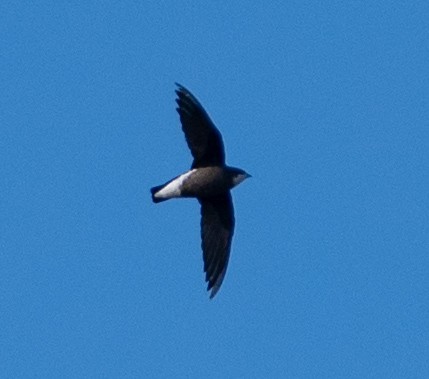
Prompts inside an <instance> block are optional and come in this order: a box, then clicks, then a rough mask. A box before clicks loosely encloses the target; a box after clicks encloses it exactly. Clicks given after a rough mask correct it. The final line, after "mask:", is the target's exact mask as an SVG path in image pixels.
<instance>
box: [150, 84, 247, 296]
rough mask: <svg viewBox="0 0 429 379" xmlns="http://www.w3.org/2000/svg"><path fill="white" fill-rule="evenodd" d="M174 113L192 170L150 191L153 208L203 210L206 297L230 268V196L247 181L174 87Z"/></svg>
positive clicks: (192, 102) (195, 104)
mask: <svg viewBox="0 0 429 379" xmlns="http://www.w3.org/2000/svg"><path fill="white" fill-rule="evenodd" d="M176 85H177V89H176V94H177V99H176V103H177V105H178V107H177V108H176V110H177V112H178V113H179V116H180V121H181V124H182V130H183V132H184V133H185V139H186V142H187V144H188V147H189V150H191V154H192V157H193V158H194V160H193V162H192V166H191V169H190V170H189V171H187V172H185V173H184V174H181V175H179V176H177V177H175V178H173V179H171V180H170V181H168V182H167V183H165V184H163V185H160V186H156V187H153V188H151V190H150V191H151V193H152V200H153V201H154V202H155V203H159V202H161V201H165V200H168V199H171V198H177V197H185V198H186V197H191V198H196V199H197V200H198V201H199V203H200V204H201V240H202V242H201V247H202V250H203V260H204V272H205V273H206V282H207V283H208V285H207V291H211V292H210V298H213V297H214V296H215V295H216V293H217V292H218V291H219V288H220V286H221V285H222V282H223V279H224V277H225V273H226V268H227V266H228V261H229V254H230V251H231V241H232V236H233V234H234V225H235V218H234V207H233V204H232V197H231V192H230V190H231V189H232V188H233V187H235V186H237V185H238V184H240V183H241V182H242V181H244V180H245V179H247V178H249V177H251V175H249V174H248V173H247V172H245V171H244V170H241V169H239V168H236V167H229V166H227V165H226V163H225V149H224V145H223V141H222V135H221V134H220V132H219V130H218V129H217V128H216V126H215V125H214V123H213V122H212V120H211V119H210V117H209V116H208V114H207V112H206V111H205V110H204V108H203V106H202V105H201V104H200V102H199V101H198V100H197V99H196V97H195V96H194V95H192V93H191V92H190V91H189V90H187V89H186V88H185V87H183V86H182V85H180V84H178V83H176Z"/></svg>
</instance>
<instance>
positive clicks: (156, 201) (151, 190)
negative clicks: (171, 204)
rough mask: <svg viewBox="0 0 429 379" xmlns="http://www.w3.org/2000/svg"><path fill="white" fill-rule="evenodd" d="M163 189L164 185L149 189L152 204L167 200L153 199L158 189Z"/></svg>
mask: <svg viewBox="0 0 429 379" xmlns="http://www.w3.org/2000/svg"><path fill="white" fill-rule="evenodd" d="M163 187H164V184H163V185H162V186H156V187H152V188H151V189H150V193H151V194H152V201H153V202H154V203H160V202H161V201H165V200H168V199H165V198H160V197H155V195H156V193H157V192H158V191H159V190H160V189H162V188H163Z"/></svg>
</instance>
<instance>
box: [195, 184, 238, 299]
mask: <svg viewBox="0 0 429 379" xmlns="http://www.w3.org/2000/svg"><path fill="white" fill-rule="evenodd" d="M198 200H199V202H200V204H201V239H202V242H201V247H202V248H203V258H204V272H205V273H206V282H208V286H207V290H208V291H209V290H211V294H210V298H213V297H214V296H215V295H216V293H217V291H219V288H220V286H221V284H222V282H223V279H224V277H225V273H226V268H227V266H228V260H229V253H230V250H231V241H232V235H233V234H234V224H235V220H234V207H233V205H232V198H231V193H230V192H227V193H226V194H223V195H220V196H216V197H210V198H204V199H202V198H199V199H198Z"/></svg>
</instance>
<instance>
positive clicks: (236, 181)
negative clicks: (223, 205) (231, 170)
mask: <svg viewBox="0 0 429 379" xmlns="http://www.w3.org/2000/svg"><path fill="white" fill-rule="evenodd" d="M246 178H247V176H246V175H245V174H239V175H237V176H234V177H233V178H232V183H233V184H234V187H235V186H238V185H239V184H240V183H241V182H242V181H244V180H245V179H246Z"/></svg>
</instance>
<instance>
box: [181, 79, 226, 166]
mask: <svg viewBox="0 0 429 379" xmlns="http://www.w3.org/2000/svg"><path fill="white" fill-rule="evenodd" d="M176 85H177V87H178V89H177V90H176V94H177V99H176V102H177V105H178V107H177V108H176V109H177V112H178V113H179V115H180V121H181V123H182V129H183V132H184V133H185V138H186V142H187V143H188V146H189V149H190V150H191V154H192V156H193V157H194V161H193V163H192V168H198V167H207V166H223V165H224V164H225V149H224V146H223V141H222V135H221V134H220V132H219V130H218V129H217V128H216V126H215V125H214V123H213V122H212V121H211V120H210V117H209V115H208V114H207V112H206V111H205V110H204V108H203V106H202V105H201V104H200V102H199V101H198V100H197V99H196V98H195V96H194V95H192V93H191V92H190V91H189V90H187V89H186V88H185V87H183V86H182V85H180V84H178V83H176Z"/></svg>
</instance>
